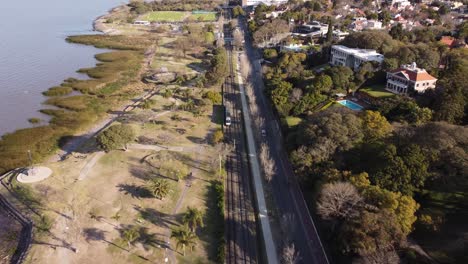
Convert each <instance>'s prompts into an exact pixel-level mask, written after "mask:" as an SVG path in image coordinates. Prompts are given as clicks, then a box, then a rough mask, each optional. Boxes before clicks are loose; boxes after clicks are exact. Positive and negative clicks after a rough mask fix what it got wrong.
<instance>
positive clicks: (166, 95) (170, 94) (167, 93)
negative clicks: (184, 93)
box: [162, 89, 172, 98]
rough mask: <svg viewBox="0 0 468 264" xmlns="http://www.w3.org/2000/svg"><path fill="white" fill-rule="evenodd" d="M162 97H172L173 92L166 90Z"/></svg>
mask: <svg viewBox="0 0 468 264" xmlns="http://www.w3.org/2000/svg"><path fill="white" fill-rule="evenodd" d="M162 97H164V98H169V97H172V91H171V90H170V89H165V90H164V92H163V93H162Z"/></svg>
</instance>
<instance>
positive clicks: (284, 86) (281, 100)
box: [269, 79, 292, 115]
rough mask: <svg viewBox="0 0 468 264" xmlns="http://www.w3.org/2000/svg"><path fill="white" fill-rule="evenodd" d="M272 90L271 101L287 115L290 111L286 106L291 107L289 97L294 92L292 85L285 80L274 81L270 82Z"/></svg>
mask: <svg viewBox="0 0 468 264" xmlns="http://www.w3.org/2000/svg"><path fill="white" fill-rule="evenodd" d="M269 88H270V89H271V92H270V93H271V100H272V101H273V104H274V105H275V107H276V108H277V109H278V111H280V113H281V114H283V115H287V114H288V112H289V109H288V108H287V107H285V106H287V105H289V95H290V92H291V91H292V84H291V83H289V82H287V81H283V80H279V79H278V80H272V81H270V82H269Z"/></svg>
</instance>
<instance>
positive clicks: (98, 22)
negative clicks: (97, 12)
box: [93, 4, 127, 35]
mask: <svg viewBox="0 0 468 264" xmlns="http://www.w3.org/2000/svg"><path fill="white" fill-rule="evenodd" d="M126 8H127V5H126V4H121V5H119V6H116V7H114V8H111V9H110V10H109V11H107V13H106V14H104V15H101V16H98V17H97V18H96V19H94V21H93V30H94V31H97V32H101V33H103V34H109V35H111V34H116V33H117V32H116V30H114V29H109V28H108V27H107V26H106V24H107V23H106V20H107V19H109V18H110V17H111V16H112V15H113V14H114V13H117V12H119V11H123V10H124V9H126Z"/></svg>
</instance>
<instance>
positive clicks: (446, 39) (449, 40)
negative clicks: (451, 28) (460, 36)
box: [439, 36, 457, 49]
mask: <svg viewBox="0 0 468 264" xmlns="http://www.w3.org/2000/svg"><path fill="white" fill-rule="evenodd" d="M439 42H440V43H442V44H444V45H446V46H447V47H449V48H450V49H451V48H454V47H455V45H456V44H457V41H456V39H455V38H454V37H450V36H443V37H442V38H441V39H440V40H439Z"/></svg>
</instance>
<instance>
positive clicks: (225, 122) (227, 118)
mask: <svg viewBox="0 0 468 264" xmlns="http://www.w3.org/2000/svg"><path fill="white" fill-rule="evenodd" d="M224 124H225V125H226V126H230V125H231V117H229V116H228V117H226V120H225V121H224Z"/></svg>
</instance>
